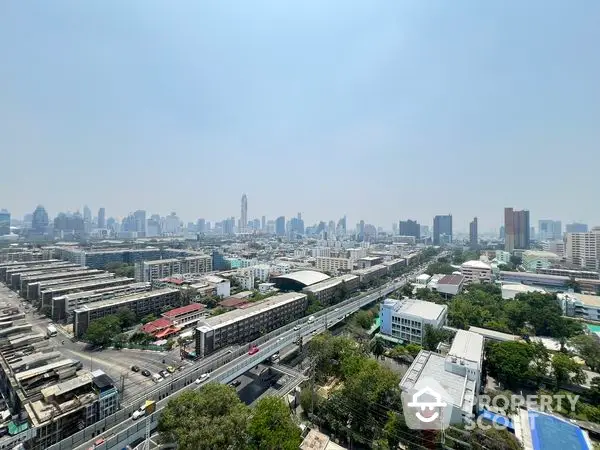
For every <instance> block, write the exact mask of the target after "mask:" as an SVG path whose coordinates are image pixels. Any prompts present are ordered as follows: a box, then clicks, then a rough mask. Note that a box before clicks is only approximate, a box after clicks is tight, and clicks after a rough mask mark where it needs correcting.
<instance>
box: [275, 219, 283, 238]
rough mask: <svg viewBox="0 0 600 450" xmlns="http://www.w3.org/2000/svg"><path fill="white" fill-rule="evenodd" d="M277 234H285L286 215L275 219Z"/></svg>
mask: <svg viewBox="0 0 600 450" xmlns="http://www.w3.org/2000/svg"><path fill="white" fill-rule="evenodd" d="M275 234H276V235H277V236H285V217H284V216H279V217H278V218H277V219H275Z"/></svg>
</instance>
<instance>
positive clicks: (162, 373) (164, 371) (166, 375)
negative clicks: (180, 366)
mask: <svg viewBox="0 0 600 450" xmlns="http://www.w3.org/2000/svg"><path fill="white" fill-rule="evenodd" d="M158 373H159V374H160V376H161V377H163V378H167V377H170V376H171V374H170V373H169V372H167V371H166V370H161V371H160V372H158Z"/></svg>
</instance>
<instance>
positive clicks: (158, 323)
mask: <svg viewBox="0 0 600 450" xmlns="http://www.w3.org/2000/svg"><path fill="white" fill-rule="evenodd" d="M171 325H172V323H171V321H170V320H169V319H166V318H164V317H161V318H160V319H156V320H153V321H152V322H148V323H147V324H146V325H144V326H143V327H142V331H143V332H144V333H150V334H154V333H156V332H157V331H160V330H164V329H165V328H168V327H170V326H171Z"/></svg>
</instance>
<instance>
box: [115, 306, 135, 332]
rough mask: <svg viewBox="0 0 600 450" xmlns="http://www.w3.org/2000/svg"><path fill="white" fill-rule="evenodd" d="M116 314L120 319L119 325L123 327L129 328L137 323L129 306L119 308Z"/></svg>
mask: <svg viewBox="0 0 600 450" xmlns="http://www.w3.org/2000/svg"><path fill="white" fill-rule="evenodd" d="M116 315H117V317H118V318H119V320H120V321H121V327H123V328H129V327H131V326H133V325H135V324H136V323H137V317H136V316H135V313H134V312H133V311H132V310H131V309H130V308H127V307H123V308H119V309H118V310H117V314H116Z"/></svg>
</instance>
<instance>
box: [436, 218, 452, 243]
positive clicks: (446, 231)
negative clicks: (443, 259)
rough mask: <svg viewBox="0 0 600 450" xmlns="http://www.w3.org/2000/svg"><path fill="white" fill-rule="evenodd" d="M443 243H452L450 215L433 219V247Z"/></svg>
mask: <svg viewBox="0 0 600 450" xmlns="http://www.w3.org/2000/svg"><path fill="white" fill-rule="evenodd" d="M442 236H443V238H442ZM443 243H449V244H451V243H452V214H448V215H447V216H435V217H434V218H433V245H441V244H443Z"/></svg>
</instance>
